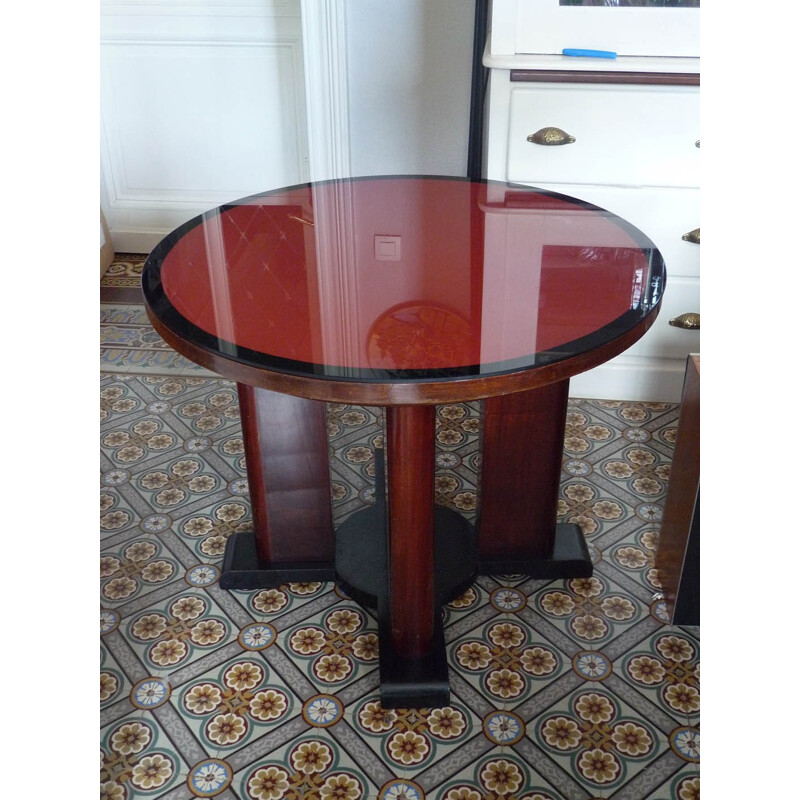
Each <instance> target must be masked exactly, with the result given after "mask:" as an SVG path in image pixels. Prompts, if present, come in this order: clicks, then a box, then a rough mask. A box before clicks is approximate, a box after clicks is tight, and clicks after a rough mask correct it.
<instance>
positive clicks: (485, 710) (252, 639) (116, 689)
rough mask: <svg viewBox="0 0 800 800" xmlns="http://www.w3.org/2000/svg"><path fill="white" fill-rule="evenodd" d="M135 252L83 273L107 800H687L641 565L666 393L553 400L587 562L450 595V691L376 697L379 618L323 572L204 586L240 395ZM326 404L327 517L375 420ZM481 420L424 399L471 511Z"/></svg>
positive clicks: (651, 523)
mask: <svg viewBox="0 0 800 800" xmlns="http://www.w3.org/2000/svg"><path fill="white" fill-rule="evenodd" d="M140 268H141V258H138V259H137V257H134V256H124V257H118V260H117V262H116V263H115V265H113V268H112V270H111V271H110V273H107V275H106V277H105V278H104V280H103V283H102V286H101V299H102V300H104V301H108V302H104V303H103V305H102V309H101V343H102V347H101V350H102V355H101V370H102V376H101V441H100V448H101V480H100V482H101V490H100V497H101V515H100V528H101V547H100V550H101V558H100V598H101V620H100V622H101V629H100V632H101V637H100V644H101V647H100V658H101V662H100V700H101V757H102V763H101V772H100V782H101V797H102V798H114V800H134V798H170V799H171V800H178V798H192V797H212V796H214V797H220V798H226V800H228V799H230V798H239V799H240V800H245V798H247V800H251V799H252V800H278V799H279V798H309V799H310V798H320V800H334V799H336V798H341V799H342V800H345V799H346V800H358V799H359V798H370V800H375V799H376V798H385V799H386V800H403V798H406V799H407V800H411V798H431V799H433V798H435V799H436V800H490V799H491V800H494V799H497V800H499V799H500V798H504V799H506V800H512V798H516V800H523V799H524V800H534V799H535V800H545V799H546V798H550V799H551V800H561V799H562V798H563V799H564V800H573V799H574V800H590V799H591V798H601V797H602V798H611V797H613V798H620V799H621V798H627V799H628V800H641V799H642V798H652V799H653V800H672V799H673V798H679V800H694V798H698V797H699V752H698V747H699V725H700V716H699V631H698V629H697V628H686V627H673V626H670V625H668V624H667V622H666V618H665V608H664V603H663V601H661V600H659V599H658V592H659V588H660V587H659V584H658V579H657V575H656V574H655V571H654V569H653V555H654V548H655V546H656V542H657V537H658V530H659V520H660V516H661V510H662V505H663V499H664V493H665V490H666V486H667V482H668V479H669V466H670V458H671V454H672V450H673V443H674V437H675V431H676V425H677V417H678V407H677V406H675V405H674V404H667V403H632V402H623V401H618V402H609V401H594V400H571V401H570V407H569V416H568V425H567V435H566V439H565V445H564V462H563V475H562V478H563V481H562V490H561V499H560V501H559V517H560V519H561V520H562V521H575V522H578V523H579V524H580V525H581V526H582V528H583V531H584V533H585V535H586V537H587V541H588V543H589V546H590V551H591V552H592V555H593V559H594V562H595V575H594V577H593V578H591V579H581V580H570V581H563V580H561V581H551V582H547V581H535V580H530V579H527V578H526V577H525V576H521V575H518V576H495V577H491V578H489V577H484V578H480V579H479V580H478V581H477V582H476V583H475V584H474V585H473V586H472V588H471V589H470V590H469V591H467V592H466V593H465V594H464V595H463V596H462V597H461V598H459V599H458V600H456V601H455V602H453V603H451V604H450V605H449V606H448V607H447V608H446V611H445V636H446V642H447V649H448V658H449V664H450V680H451V688H452V705H451V706H450V707H448V708H446V709H435V710H426V709H421V710H403V709H398V710H392V711H389V710H385V709H383V708H381V706H380V704H379V702H378V695H377V686H378V675H377V651H376V646H377V635H376V633H377V626H376V622H375V619H374V618H373V617H372V616H371V614H369V613H368V612H367V611H365V610H364V609H362V608H360V607H359V606H358V605H357V604H356V603H354V602H353V601H352V600H350V599H349V598H347V597H346V596H345V595H344V594H343V593H342V592H341V591H340V590H338V589H337V588H336V587H335V586H334V585H333V584H330V583H322V584H320V583H306V584H302V583H295V584H289V585H286V586H283V587H280V588H279V589H272V590H264V591H251V592H243V591H224V590H222V589H220V587H219V585H218V579H219V566H220V562H221V558H222V553H223V549H224V546H225V541H226V539H227V537H228V536H229V535H230V534H231V533H232V532H233V531H236V530H243V529H248V528H250V527H251V526H252V518H251V515H250V505H249V498H248V494H247V481H246V477H245V469H244V456H243V447H242V439H241V428H240V424H239V418H238V406H237V402H236V388H235V384H233V383H231V382H230V381H226V380H222V379H220V378H219V377H216V376H213V375H212V374H211V373H208V372H206V371H205V370H202V369H201V368H199V367H196V366H194V365H192V364H191V363H190V362H187V361H185V360H184V359H182V358H181V357H180V356H178V355H177V354H176V353H174V352H172V351H171V350H169V348H167V347H166V345H164V344H163V343H162V342H161V341H160V340H159V339H158V337H157V336H156V335H155V334H154V332H153V331H152V329H151V328H150V326H149V325H148V324H147V320H146V317H145V316H144V313H143V309H142V306H141V304H140V303H141V300H140V298H139V297H137V296H136V295H135V294H133V293H135V292H136V291H138V290H137V289H136V288H135V285H128V286H126V285H125V284H124V283H123V281H125V280H129V281H130V282H131V283H133V284H135V280H136V276H137V274H138V273H137V270H140ZM120 287H122V288H124V289H126V290H128V291H129V292H131V293H129V294H127V295H124V296H123V295H120V294H119V293H118V289H119V288H120ZM114 292H117V293H116V294H114ZM328 415H329V436H330V445H331V452H332V456H333V457H332V459H331V476H332V486H333V497H332V507H333V511H334V519H335V521H336V522H340V521H341V520H343V519H344V518H345V517H346V516H347V515H348V514H350V513H352V512H353V511H355V510H356V509H358V508H360V507H363V505H364V504H365V503H369V502H371V501H372V500H373V495H374V490H373V475H374V456H375V449H376V448H377V447H380V446H381V444H382V418H381V412H380V409H374V408H362V407H354V406H339V405H330V406H329V407H328ZM479 429H480V405H479V404H472V403H470V404H454V405H450V406H444V407H441V408H439V409H438V410H437V456H436V459H437V474H436V491H437V498H438V502H440V503H442V504H444V505H448V506H450V507H452V508H455V509H458V510H459V511H461V512H462V513H463V514H464V515H465V516H467V518H469V519H471V520H474V515H475V507H476V499H477V496H476V472H475V465H476V458H477V456H478V452H477V451H478V439H479Z"/></svg>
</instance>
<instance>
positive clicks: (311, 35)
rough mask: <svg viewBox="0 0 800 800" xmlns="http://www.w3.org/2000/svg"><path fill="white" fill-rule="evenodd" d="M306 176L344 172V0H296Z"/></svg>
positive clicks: (322, 176) (346, 96) (313, 177)
mask: <svg viewBox="0 0 800 800" xmlns="http://www.w3.org/2000/svg"><path fill="white" fill-rule="evenodd" d="M300 15H301V19H302V26H303V62H304V69H305V86H306V118H307V120H308V122H307V124H308V158H309V177H310V180H312V181H318V180H328V179H331V178H349V177H350V172H351V166H350V110H349V94H348V76H347V25H346V23H347V13H346V0H300Z"/></svg>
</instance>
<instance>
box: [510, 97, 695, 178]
mask: <svg viewBox="0 0 800 800" xmlns="http://www.w3.org/2000/svg"><path fill="white" fill-rule="evenodd" d="M550 126H553V127H557V128H561V129H562V130H564V131H565V132H566V133H568V134H570V135H571V136H574V137H575V141H574V142H573V143H572V144H565V145H556V146H546V145H539V144H534V143H532V142H529V141H528V136H529V135H531V134H533V133H535V132H536V131H539V130H541V129H542V128H546V127H550ZM699 138H700V94H699V90H698V89H697V88H696V87H685V86H664V87H653V86H609V85H604V84H598V85H596V86H595V85H591V86H590V85H586V84H574V85H569V86H566V85H564V84H552V85H551V84H537V85H520V86H515V87H513V88H512V90H511V108H510V121H509V140H508V163H507V179H508V180H509V181H526V182H535V183H537V184H540V183H559V184H574V183H582V184H587V183H601V184H607V185H612V186H685V187H696V186H699V185H700V182H699V163H700V150H699V148H698V147H696V146H695V142H696V141H698V140H699Z"/></svg>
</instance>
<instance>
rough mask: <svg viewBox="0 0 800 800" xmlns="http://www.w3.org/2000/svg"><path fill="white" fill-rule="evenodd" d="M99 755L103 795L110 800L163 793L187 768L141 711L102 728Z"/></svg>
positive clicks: (155, 726) (153, 795) (156, 795)
mask: <svg viewBox="0 0 800 800" xmlns="http://www.w3.org/2000/svg"><path fill="white" fill-rule="evenodd" d="M100 758H101V761H100V796H101V798H109V800H111V798H114V800H117V798H120V799H121V798H130V797H159V796H163V794H164V793H165V792H168V791H169V790H170V789H172V788H174V787H175V786H176V785H177V784H178V783H180V781H181V777H182V775H185V774H186V769H187V767H186V764H185V762H184V761H183V759H182V758H181V756H180V754H179V753H178V752H177V751H176V749H175V747H174V745H173V744H172V742H171V741H170V740H169V738H168V737H167V736H166V735H165V734H164V732H163V731H162V730H161V728H160V726H159V725H158V724H157V723H156V722H155V721H154V720H153V719H152V717H149V716H147V715H144V714H142V713H141V712H136V713H135V714H131V715H130V716H128V717H124V718H123V719H121V720H118V721H116V722H114V723H112V724H111V725H109V726H108V727H107V728H106V729H105V730H104V731H103V736H102V739H101V742H100Z"/></svg>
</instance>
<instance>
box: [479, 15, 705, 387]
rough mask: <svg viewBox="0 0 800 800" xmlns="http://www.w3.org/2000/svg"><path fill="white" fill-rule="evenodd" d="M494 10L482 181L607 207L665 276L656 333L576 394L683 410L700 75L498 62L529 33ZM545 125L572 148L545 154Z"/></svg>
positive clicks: (577, 383)
mask: <svg viewBox="0 0 800 800" xmlns="http://www.w3.org/2000/svg"><path fill="white" fill-rule="evenodd" d="M513 5H515V7H516V4H513ZM520 5H522V4H520ZM495 6H501V11H502V12H504V13H501V14H500V17H499V21H498V18H497V17H496V16H495V17H493V18H492V20H490V26H491V27H492V33H491V34H490V36H489V42H488V45H487V50H486V53H485V57H484V64H485V65H487V66H489V67H490V68H491V69H490V77H489V86H488V92H487V107H486V115H485V119H486V129H485V131H484V156H483V164H484V176H485V177H486V178H490V179H494V180H501V181H507V182H509V183H522V184H527V185H531V186H537V187H541V188H544V189H548V190H551V191H555V192H560V193H563V194H567V195H571V196H574V197H578V198H580V199H582V200H586V201H588V202H590V203H594V204H595V205H598V206H600V207H602V208H606V209H608V210H609V211H612V212H613V213H615V214H617V215H619V216H620V217H622V218H624V219H626V220H627V221H628V222H630V223H631V224H632V225H634V226H635V227H637V228H639V229H640V230H641V231H642V232H643V233H645V234H646V235H647V236H648V237H649V238H650V239H651V240H652V241H653V242H654V243H655V245H656V246H657V247H658V249H659V250H660V251H661V253H662V255H663V257H664V261H665V263H666V267H667V285H666V291H665V293H664V299H663V302H662V307H661V311H660V314H659V318H658V319H657V320H656V322H655V323H654V325H653V327H652V328H651V329H650V330H649V331H648V332H647V333H646V334H645V336H644V337H643V338H642V339H641V340H640V341H639V342H637V343H636V344H635V345H634V346H633V347H631V348H630V349H629V350H628V351H626V352H625V353H624V354H623V355H621V356H618V357H617V358H615V359H614V360H613V361H610V362H609V363H608V364H606V365H603V366H601V367H598V368H596V369H593V370H590V371H588V372H586V373H583V374H582V375H578V376H576V377H574V378H573V379H572V381H571V385H570V392H571V394H572V395H573V396H577V397H595V398H606V399H618V400H653V401H659V400H661V401H672V402H677V401H679V400H680V394H681V387H682V383H683V375H684V370H685V362H686V356H687V355H688V354H689V353H695V352H699V350H700V335H699V331H698V330H696V329H684V328H681V327H677V326H674V325H670V320H672V319H674V318H676V317H678V316H680V315H682V314H685V313H687V312H691V313H699V311H700V287H699V274H700V245H699V243H698V242H695V241H693V240H692V239H693V238H694V237H692V236H687V234H690V233H691V232H692V231H694V230H695V229H699V227H700V189H699V187H700V147H699V140H700V111H699V76H698V74H697V72H696V71H695V72H692V71H685V72H674V71H669V70H667V71H662V70H661V69H660V65H661V63H662V62H663V61H664V59H653V60H652V62H648V60H647V59H643V58H637V59H635V60H632V61H630V62H627V63H626V62H625V60H624V59H617V60H616V61H614V62H611V63H610V64H609V65H606V64H599V63H594V62H597V61H600V60H599V59H586V58H584V59H577V60H576V59H569V58H566V57H561V56H549V57H544V56H536V57H532V56H530V55H529V54H524V53H517V54H511V55H509V54H508V53H505V54H502V53H501V54H498V53H493V52H492V46H493V44H492V43H493V41H495V40H496V41H498V42H505V43H506V46H507V44H508V42H509V41H513V42H521V41H524V39H525V34H524V32H523V31H522V30H519V29H517V28H514V30H513V31H509V30H505V29H504V28H503V27H502V26H503V25H509V24H510V23H511V21H512V20H513V23H514V25H517V23H518V22H519V19H518V18H517V16H516V14H515V15H509V14H508V13H507V12H508V9H507V8H504V7H505V6H508V3H499V4H498V3H495ZM528 10H529V9H528ZM525 13H528V11H526V12H525ZM498 24H499V25H500V28H499V29H498ZM531 24H532V23H531ZM504 31H505V32H504ZM512 34H513V35H512ZM547 58H549V59H550V60H549V61H547ZM576 61H579V62H580V64H579V65H576ZM676 61H680V63H681V65H682V69H684V70H691V69H692V68H694V69H695V70H698V69H699V65H698V64H697V63H696V62H693V60H692V59H676ZM498 64H500V65H502V68H501V67H498V66H497V65H498ZM648 67H650V68H651V69H652V70H653V71H652V72H650V71H647V68H648ZM672 69H673V70H674V67H672ZM656 70H657V71H656ZM549 127H555V128H559V129H561V130H562V131H564V132H565V133H566V134H567V135H568V137H569V139H568V140H567V141H568V143H566V144H561V145H556V146H552V145H550V146H548V145H543V144H537V143H536V139H537V137H535V136H534V134H536V133H537V132H538V131H541V130H542V129H544V128H549ZM538 138H540V137H538ZM532 140H533V141H532ZM684 237H686V238H684ZM698 238H699V237H698Z"/></svg>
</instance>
